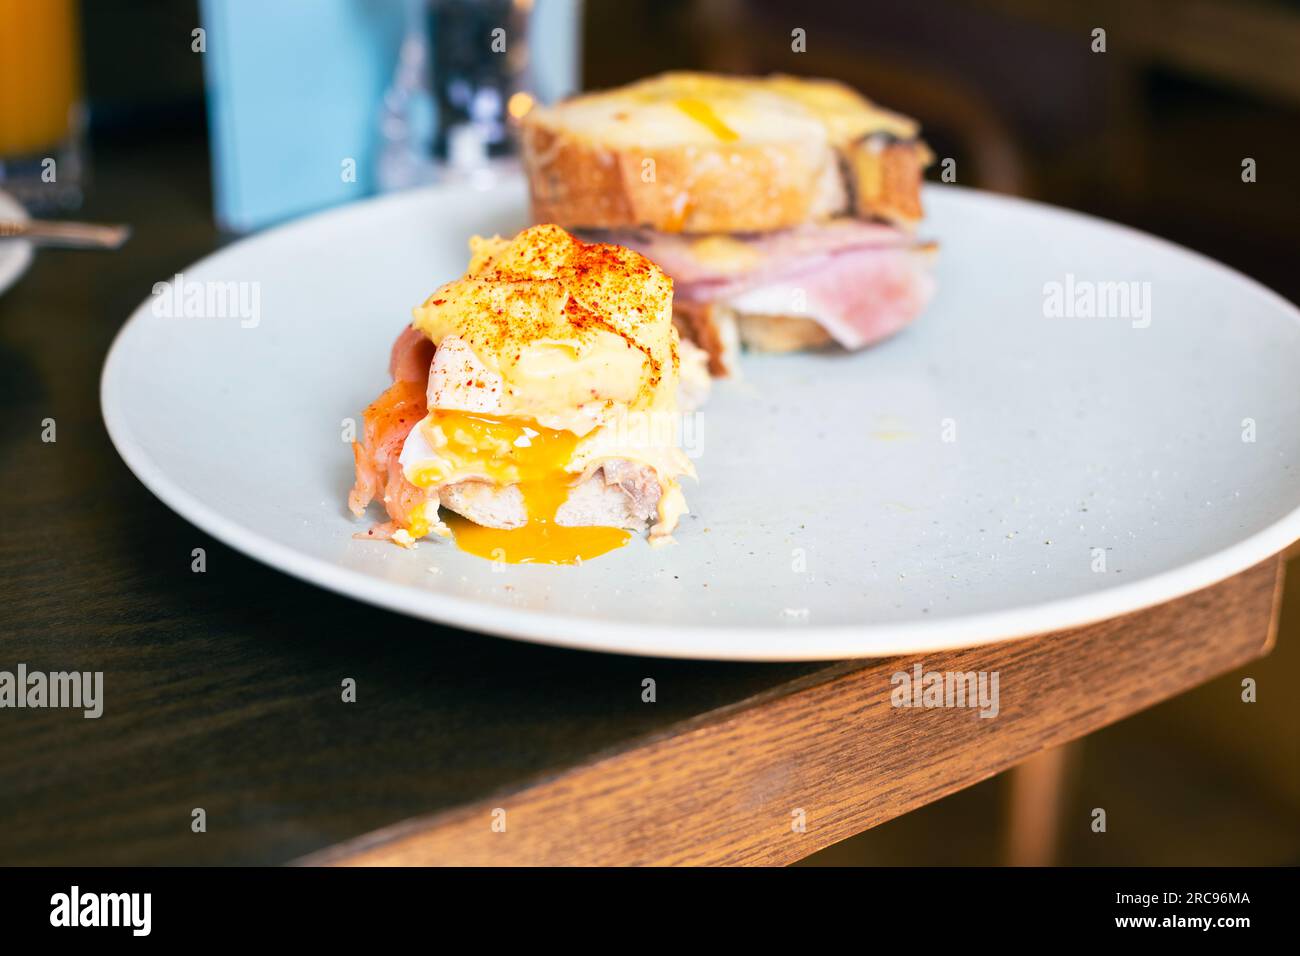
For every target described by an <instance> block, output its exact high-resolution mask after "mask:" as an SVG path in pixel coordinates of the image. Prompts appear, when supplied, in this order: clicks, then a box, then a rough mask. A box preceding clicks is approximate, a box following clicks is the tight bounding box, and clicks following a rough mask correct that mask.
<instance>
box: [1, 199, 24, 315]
mask: <svg viewBox="0 0 1300 956" xmlns="http://www.w3.org/2000/svg"><path fill="white" fill-rule="evenodd" d="M26 219H27V211H26V210H25V209H23V207H22V206H21V205H19V203H18V200H16V199H14V197H13V196H10V195H9V194H8V193H5V192H0V222H3V221H5V220H9V221H11V222H24V221H25V220H26ZM31 264H32V244H31V243H30V242H28V241H27V240H26V239H0V295H2V294H4V291H5V290H6V289H8V288H9V287H10V286H11V285H13V284H14V283H15V282H17V281H18V279H19V278H20V277H21V276H22V274H23V273H24V272H26V271H27V267H28V266H29V265H31Z"/></svg>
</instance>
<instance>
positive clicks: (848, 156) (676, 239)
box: [522, 73, 934, 374]
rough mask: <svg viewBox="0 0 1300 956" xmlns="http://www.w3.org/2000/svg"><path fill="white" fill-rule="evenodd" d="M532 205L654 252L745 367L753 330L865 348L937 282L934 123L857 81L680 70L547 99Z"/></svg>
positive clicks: (686, 319) (682, 307)
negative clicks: (741, 347) (926, 189)
mask: <svg viewBox="0 0 1300 956" xmlns="http://www.w3.org/2000/svg"><path fill="white" fill-rule="evenodd" d="M522 139H523V154H524V164H525V169H526V171H527V174H528V181H529V188H530V191H531V196H532V205H533V215H534V218H535V219H536V220H538V221H542V222H555V223H559V224H560V225H562V226H564V227H566V228H568V229H573V230H581V233H580V234H583V235H588V234H590V235H598V236H599V237H600V238H602V239H604V240H606V241H609V242H616V243H618V244H620V245H626V246H629V247H631V248H634V249H636V250H638V251H640V252H642V253H644V254H645V255H646V256H647V257H648V258H650V259H652V260H653V261H654V262H656V263H658V264H659V265H660V266H661V267H662V268H663V269H664V270H665V271H666V272H667V273H668V274H669V275H670V276H672V278H673V281H674V285H675V289H674V307H675V309H676V316H675V318H676V322H677V324H678V326H679V328H680V329H681V331H682V334H683V336H684V337H686V338H689V339H691V340H693V341H695V342H696V343H698V344H699V345H700V346H701V347H702V348H704V349H705V350H706V351H707V352H708V353H709V359H710V368H711V370H712V371H713V372H714V374H727V373H729V372H731V371H733V370H734V364H735V355H736V351H737V348H738V343H741V342H743V343H744V344H745V345H746V346H747V347H750V348H754V349H759V350H766V351H790V350H796V349H803V348H812V347H818V346H823V345H829V344H831V343H838V344H839V345H841V346H843V347H845V348H848V349H858V348H862V347H864V346H867V345H870V344H872V343H873V342H877V341H879V340H880V339H883V338H885V337H886V336H889V335H892V334H893V333H894V332H896V331H898V330H899V329H901V328H902V327H903V326H905V325H906V324H907V323H908V322H910V321H911V320H912V319H913V318H914V317H915V316H916V315H917V314H918V313H919V312H920V311H921V310H922V308H924V306H925V304H926V303H927V301H928V300H929V298H930V296H931V294H932V291H933V284H932V280H931V277H930V275H929V265H930V262H929V260H930V259H931V258H932V255H933V252H934V244H933V243H925V242H919V241H917V240H916V239H915V238H914V236H913V231H914V229H915V227H916V225H917V223H918V222H919V221H920V219H921V216H922V210H921V174H922V171H923V170H924V168H925V167H926V166H927V165H928V164H929V163H930V161H931V160H932V158H933V157H932V156H931V154H930V151H929V149H928V148H927V147H926V145H925V143H924V142H922V141H921V140H920V139H919V127H918V124H917V123H916V122H915V121H913V120H911V119H908V118H907V117H904V116H900V115H898V114H897V113H891V112H888V111H886V110H883V109H880V108H879V107H877V106H875V105H874V104H872V103H870V102H868V101H867V100H866V99H864V98H863V97H861V96H859V95H858V94H857V93H855V92H853V91H852V90H850V89H849V88H848V87H846V86H843V85H842V84H839V83H834V82H830V81H826V80H805V79H798V78H795V77H788V76H773V77H766V78H750V77H726V76H716V75H709V74H698V73H666V74H663V75H662V76H657V77H652V78H650V79H647V80H642V81H641V82H638V83H633V84H631V85H629V86H624V87H621V88H618V89H615V90H610V91H608V92H602V93H595V94H588V95H583V96H578V97H576V98H574V99H570V100H566V101H564V102H562V103H560V104H558V105H555V106H552V107H540V108H537V109H534V110H532V111H531V112H530V113H529V114H528V115H527V116H526V117H525V118H524V121H523V130H522Z"/></svg>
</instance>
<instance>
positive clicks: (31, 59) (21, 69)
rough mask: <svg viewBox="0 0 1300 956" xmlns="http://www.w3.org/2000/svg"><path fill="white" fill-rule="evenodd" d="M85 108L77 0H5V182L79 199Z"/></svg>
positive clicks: (24, 197)
mask: <svg viewBox="0 0 1300 956" xmlns="http://www.w3.org/2000/svg"><path fill="white" fill-rule="evenodd" d="M84 115H85V111H84V109H83V107H82V102H81V47H80V37H79V30H78V22H77V5H76V0H36V2H33V0H0V189H3V190H5V191H6V192H9V193H11V194H12V195H13V196H14V197H15V198H17V199H18V201H19V202H21V203H23V205H25V206H27V207H28V208H29V209H33V210H39V211H47V210H56V209H61V208H62V209H68V208H74V207H76V206H77V205H79V204H80V202H81V186H82V162H81V160H82V156H81V151H82V132H83V129H84V126H85V122H84Z"/></svg>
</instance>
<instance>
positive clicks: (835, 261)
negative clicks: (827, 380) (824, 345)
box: [609, 219, 934, 349]
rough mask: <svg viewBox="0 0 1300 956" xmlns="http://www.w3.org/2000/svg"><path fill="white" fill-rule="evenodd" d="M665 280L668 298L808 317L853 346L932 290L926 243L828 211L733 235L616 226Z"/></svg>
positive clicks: (910, 313) (896, 324)
mask: <svg viewBox="0 0 1300 956" xmlns="http://www.w3.org/2000/svg"><path fill="white" fill-rule="evenodd" d="M609 241H614V242H618V243H620V244H623V245H626V246H629V247H630V248H632V249H635V250H636V251H638V252H640V253H641V254H642V255H644V256H646V257H647V258H649V259H651V260H653V261H654V262H656V263H658V264H659V266H660V267H661V268H663V269H664V271H665V272H667V273H668V274H669V275H670V276H672V278H673V296H674V301H675V302H678V303H680V304H681V305H682V306H684V307H686V308H690V307H691V306H699V305H710V304H717V305H721V306H726V307H727V308H729V309H732V310H734V311H735V312H737V313H739V314H741V315H745V314H752V315H766V316H784V317H790V318H805V319H811V320H813V321H815V322H817V323H818V324H819V325H821V326H822V327H823V328H824V329H825V330H826V331H827V332H828V333H829V334H830V335H831V336H832V337H833V338H834V339H835V341H836V342H838V343H839V344H840V345H842V346H844V347H845V348H848V349H859V348H863V347H865V346H867V345H871V344H872V343H874V342H878V341H880V340H881V339H883V338H886V337H888V336H890V335H892V334H894V333H895V332H897V331H898V330H899V329H901V328H902V327H903V326H905V325H907V324H908V323H909V322H910V321H912V319H914V318H915V317H916V316H917V315H918V314H919V313H920V312H921V310H922V309H923V308H924V307H925V305H926V304H927V303H928V302H929V300H930V298H931V296H932V295H933V293H934V282H933V279H932V278H931V276H930V274H929V260H930V259H931V257H932V254H933V251H934V245H933V243H923V242H918V241H916V240H914V239H913V238H912V237H911V236H910V235H908V234H907V233H904V232H902V231H900V230H898V229H896V228H894V227H893V226H888V225H884V224H881V223H871V222H864V221H862V220H858V219H837V220H833V221H831V222H828V223H822V224H816V225H813V224H810V225H805V226H799V227H796V228H794V229H786V230H782V231H780V232H773V233H764V234H760V235H736V236H705V237H700V236H684V235H669V234H666V233H657V232H643V231H642V232H630V233H619V234H616V235H614V236H611V237H610V240H609Z"/></svg>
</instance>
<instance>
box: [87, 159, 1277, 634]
mask: <svg viewBox="0 0 1300 956" xmlns="http://www.w3.org/2000/svg"><path fill="white" fill-rule="evenodd" d="M926 199H927V202H928V216H927V219H926V222H925V225H924V229H923V234H924V235H925V236H928V237H934V238H937V239H939V240H940V242H941V243H942V249H941V252H940V256H939V261H938V266H937V278H938V288H939V292H938V295H937V297H936V299H935V301H934V303H933V304H932V306H931V307H930V309H929V310H928V311H927V312H926V314H925V315H923V316H922V317H921V319H920V320H919V321H917V322H916V323H915V324H914V325H913V326H912V327H911V328H909V329H907V330H906V331H905V332H903V333H902V334H901V335H899V336H897V337H896V338H894V339H893V340H891V341H889V342H886V343H884V344H883V345H881V346H879V347H877V348H874V349H871V350H869V351H866V352H863V353H859V354H851V355H850V354H806V355H787V356H770V355H769V356H748V357H747V358H746V361H745V365H744V378H743V380H742V381H739V382H731V383H722V384H720V385H719V386H718V387H717V388H716V389H715V391H714V395H713V397H712V399H711V401H710V403H709V404H708V405H707V407H706V408H705V409H704V411H703V413H702V416H701V419H700V423H701V428H700V431H699V434H698V435H697V436H696V438H695V441H694V442H693V444H694V455H695V464H696V467H697V469H698V471H699V474H700V482H699V484H698V485H694V484H691V483H690V482H688V483H687V487H686V495H687V499H688V501H689V503H690V506H691V511H692V513H691V515H690V516H689V517H687V518H685V519H684V520H683V522H682V524H681V527H680V528H679V530H678V533H677V535H676V538H677V541H676V543H675V544H673V545H670V546H669V547H666V548H659V549H653V548H651V547H649V546H648V545H647V544H646V543H645V542H644V541H640V540H635V541H633V542H632V543H631V544H629V545H628V546H627V547H624V548H622V549H621V550H618V551H615V552H613V553H610V554H608V555H606V556H604V557H601V558H599V559H596V560H593V561H590V562H588V563H587V564H585V565H583V566H580V567H550V566H494V565H493V564H492V563H490V562H488V561H483V560H481V559H479V558H476V557H473V556H471V555H469V554H466V553H463V552H460V551H458V550H457V549H456V548H455V546H454V545H452V544H449V543H447V542H444V541H425V542H422V543H421V544H420V545H419V546H418V547H417V548H415V549H413V550H402V549H401V548H398V547H395V546H393V545H390V544H384V543H380V542H372V541H357V540H354V539H353V538H352V534H353V532H355V531H357V530H359V529H362V528H364V527H366V526H367V523H366V522H358V521H357V520H355V519H353V518H352V517H351V516H350V515H349V514H348V512H347V510H346V508H345V506H344V499H345V497H346V495H347V492H348V489H349V487H350V486H351V483H352V456H351V453H350V451H349V448H348V445H347V443H346V441H345V440H344V437H345V436H344V434H343V432H344V423H345V420H348V419H351V420H359V419H360V414H361V411H362V409H363V408H364V407H365V406H366V404H367V403H368V402H370V401H371V399H373V398H374V397H375V396H376V395H378V394H379V392H381V391H382V390H383V389H384V388H385V387H386V386H387V384H388V379H387V375H386V368H387V359H388V350H389V346H390V345H391V343H392V341H393V339H394V338H395V336H396V335H397V333H398V331H400V329H401V327H402V326H403V325H404V324H405V323H406V322H407V321H408V318H409V315H410V309H411V307H412V306H413V305H415V304H416V303H418V302H420V301H422V300H423V299H424V298H425V296H426V295H427V294H428V293H429V292H431V291H432V290H433V289H434V288H435V287H436V286H437V285H438V284H439V283H441V282H444V281H446V280H448V279H451V278H453V277H455V276H458V275H460V274H461V273H462V271H463V269H464V267H465V265H466V262H467V252H466V239H467V238H468V237H469V236H470V235H471V234H473V233H489V234H490V233H492V232H501V233H512V232H514V231H515V230H517V229H519V228H521V227H522V226H524V225H526V202H525V195H524V191H523V188H522V186H519V185H511V186H509V187H507V188H502V189H498V190H496V191H493V192H488V193H476V192H472V191H469V190H462V191H459V192H454V191H448V190H443V189H433V190H428V191H421V192H415V193H408V194H404V195H399V196H393V197H388V198H383V199H379V200H375V201H370V202H364V203H358V204H355V205H352V206H349V207H347V208H344V209H341V210H337V211H334V212H329V213H326V214H323V215H319V216H315V217H312V218H310V219H306V220H303V221H301V222H297V223H294V224H291V225H288V226H285V227H282V228H279V229H275V230H272V231H270V232H267V233H264V234H262V235H259V236H256V237H254V238H251V239H247V240H245V241H243V242H239V243H236V244H234V245H232V246H230V247H228V248H226V249H224V250H222V251H221V252H219V253H217V254H215V255H213V256H211V257H209V258H207V259H205V260H203V261H202V262H199V263H196V264H195V265H193V266H191V267H190V268H189V269H186V270H185V272H184V273H183V277H182V279H181V282H180V283H179V285H177V286H176V287H175V288H173V289H172V290H171V291H170V292H168V293H167V295H166V296H165V297H164V296H155V297H152V298H151V299H149V300H147V301H146V302H145V303H144V304H143V305H142V306H141V307H140V309H139V310H137V312H136V313H135V315H133V316H132V317H131V319H130V321H129V322H128V323H127V324H126V326H125V327H124V328H123V330H122V332H121V333H120V335H119V336H118V338H117V341H116V343H115V344H114V346H113V349H112V351H111V353H110V354H109V357H108V361H107V364H106V365H105V369H104V376H103V382H102V401H103V409H104V420H105V422H106V423H107V425H108V430H109V433H110V434H111V435H112V438H113V441H114V443H115V444H116V446H117V448H118V451H119V452H120V453H121V454H122V457H123V458H124V459H126V462H127V464H128V465H129V466H130V468H131V469H132V470H133V471H134V472H135V474H136V475H137V476H139V478H140V480H141V481H143V482H144V483H145V485H147V486H148V487H149V488H150V490H152V491H153V492H154V493H155V494H156V495H157V496H158V497H159V498H161V499H162V500H163V501H164V502H165V503H166V504H168V505H169V506H170V507H171V508H173V509H174V510H175V511H177V512H179V513H180V514H181V515H182V516H184V517H185V518H187V519H189V520H190V521H192V522H193V523H194V524H196V525H198V526H199V527H200V528H202V529H204V530H205V531H207V532H209V533H211V534H212V535H214V536H215V537H217V538H219V539H221V540H222V541H224V542H226V543H227V544H229V545H231V546H233V547H235V548H238V549H240V550H241V551H244V552H245V553H247V554H249V555H251V556H253V557H255V558H257V559H259V560H261V561H264V562H265V563H266V564H268V565H270V566H271V567H273V568H277V569H279V570H281V571H284V572H286V573H288V574H293V575H296V576H298V577H301V578H304V579H306V580H308V581H311V582H313V583H315V584H318V585H320V586H322V587H325V588H329V589H331V590H334V591H338V592H341V593H343V594H347V595H350V596H352V597H354V598H356V599H358V600H362V601H369V602H371V603H373V604H376V605H380V606H382V607H386V608H391V609H393V610H396V611H402V612H405V613H407V614H412V615H416V616H418V617H422V618H427V619H429V620H431V621H439V622H443V623H446V624H452V625H456V626H459V627H464V628H469V629H473V630H478V631H484V632H487V633H490V634H497V635H502V636H508V637H516V638H523V639H526V640H532V641H539V642H543V643H550V644H557V645H565V646H569V647H581V648H589V649H593V650H601V651H612V652H619V653H635V654H650V655H661V656H673V657H698V658H715V659H723V658H725V659H737V660H800V659H818V658H838V657H853V656H883V655H892V654H905V653H909V652H916V651H922V650H931V649H936V648H943V647H955V646H962V645H971V644H979V643H985V642H991V641H1000V640H1005V639H1008V638H1013V637H1018V636H1024V635H1028V634H1033V633H1040V632H1044V631H1051V630H1055V629H1058V628H1064V627H1070V626H1075V625H1080V624H1084V623H1088V622H1091V621H1094V620H1099V619H1102V618H1106V617H1111V616H1114V615H1118V614H1123V613H1125V612H1129V611H1133V610H1136V609H1139V608H1142V607H1145V606H1149V605H1152V604H1157V603H1159V602H1162V601H1166V600H1169V599H1171V598H1174V597H1177V596H1179V595H1182V594H1185V593H1187V592H1190V591H1193V590H1196V589H1198V588H1201V587H1205V586H1206V585H1209V584H1212V583H1214V582H1215V581H1218V580H1220V579H1222V578H1224V577H1227V576H1229V575H1231V574H1233V573H1235V572H1238V571H1241V570H1243V569H1245V568H1247V567H1249V566H1250V565H1252V564H1254V563H1256V562H1258V561H1260V560H1262V559H1264V558H1266V557H1267V556H1269V555H1270V554H1272V553H1274V552H1276V551H1278V550H1279V549H1281V548H1283V547H1285V546H1286V545H1287V544H1289V543H1290V542H1291V541H1293V540H1295V539H1296V538H1297V537H1300V471H1298V470H1297V465H1298V463H1300V387H1297V381H1300V313H1298V312H1297V310H1296V309H1295V308H1294V307H1293V306H1291V305H1290V304H1288V303H1287V302H1285V301H1284V300H1282V299H1281V298H1279V297H1278V296H1277V295H1275V294H1273V293H1271V292H1269V291H1268V290H1266V289H1264V288H1262V287H1261V286H1259V285H1257V284H1256V283H1254V282H1252V281H1250V280H1249V279H1246V278H1244V277H1243V276H1241V275H1239V274H1238V273H1236V272H1233V271H1232V270H1230V269H1227V268H1225V267H1224V266H1221V265H1218V264H1216V263H1214V262H1212V261H1210V260H1208V259H1205V258H1202V257H1201V256H1199V255H1196V254H1193V253H1191V252H1188V251H1187V250H1184V249H1181V248H1179V247H1176V246H1173V245H1170V244H1169V243H1166V242H1163V241H1161V240H1159V239H1155V238H1152V237H1150V236H1147V235H1143V234H1141V233H1137V232H1133V231H1131V230H1128V229H1124V228H1121V227H1118V226H1115V225H1111V224H1108V223H1105V222H1101V221H1098V220H1095V219H1090V218H1087V217H1084V216H1081V215H1078V214H1075V213H1070V212H1065V211H1062V210H1059V209H1054V208H1050V207H1047V206H1041V205H1036V204H1033V203H1028V202H1023V201H1017V200H1011V199H1006V198H1002V197H998V196H993V195H988V194H983V193H979V192H973V191H968V190H961V189H955V188H943V187H939V188H931V189H929V190H928V191H927V195H926ZM213 296H216V298H212V297H213ZM222 296H224V298H225V302H224V304H223V303H222V302H221V300H220V297H222ZM199 297H207V298H208V301H207V305H206V306H205V307H203V308H200V307H199V306H197V305H195V306H194V307H193V308H192V309H189V310H187V309H186V303H187V302H190V301H194V302H196V303H197V302H198V299H199ZM187 311H188V312H200V311H205V312H207V313H209V317H203V318H200V317H190V318H186V317H185V315H186V314H187ZM213 312H216V313H221V314H222V315H224V317H212V316H211V313H213ZM168 313H171V314H168ZM374 517H375V518H378V515H377V514H376V515H375V516H374Z"/></svg>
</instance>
